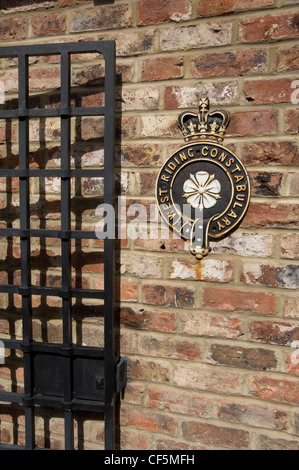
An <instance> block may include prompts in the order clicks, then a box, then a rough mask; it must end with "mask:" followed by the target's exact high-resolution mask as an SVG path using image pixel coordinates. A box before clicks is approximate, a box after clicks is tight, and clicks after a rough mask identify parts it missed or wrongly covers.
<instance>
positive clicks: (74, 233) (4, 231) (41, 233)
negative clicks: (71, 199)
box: [0, 228, 98, 240]
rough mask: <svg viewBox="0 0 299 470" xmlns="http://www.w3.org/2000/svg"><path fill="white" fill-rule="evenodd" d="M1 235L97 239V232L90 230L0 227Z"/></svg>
mask: <svg viewBox="0 0 299 470" xmlns="http://www.w3.org/2000/svg"><path fill="white" fill-rule="evenodd" d="M0 236H4V237H25V236H28V237H39V238H77V239H86V240H88V239H90V240H91V239H97V238H98V237H97V236H96V233H95V232H91V231H90V230H64V231H62V230H46V229H28V230H21V229H19V228H0Z"/></svg>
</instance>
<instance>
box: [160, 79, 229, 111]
mask: <svg viewBox="0 0 299 470" xmlns="http://www.w3.org/2000/svg"><path fill="white" fill-rule="evenodd" d="M237 94H238V89H237V83H236V82H234V81H233V82H215V83H210V84H207V85H202V84H199V85H196V86H193V87H183V86H168V87H167V88H166V90H165V95H164V108H165V109H179V108H189V107H192V106H193V105H194V103H198V101H199V99H200V97H202V96H209V99H210V101H211V104H213V105H215V104H222V103H226V104H228V103H233V102H234V101H235V99H236V97H237Z"/></svg>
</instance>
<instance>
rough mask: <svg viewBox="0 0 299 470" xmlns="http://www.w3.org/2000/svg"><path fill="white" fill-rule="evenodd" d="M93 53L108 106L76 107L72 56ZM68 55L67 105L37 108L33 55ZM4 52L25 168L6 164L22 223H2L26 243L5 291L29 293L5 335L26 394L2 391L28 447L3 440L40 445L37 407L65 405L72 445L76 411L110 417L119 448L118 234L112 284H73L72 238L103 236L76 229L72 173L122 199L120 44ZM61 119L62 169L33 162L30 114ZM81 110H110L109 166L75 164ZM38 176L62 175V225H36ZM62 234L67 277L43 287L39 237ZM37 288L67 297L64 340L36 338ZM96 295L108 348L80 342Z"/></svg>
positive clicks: (107, 280) (110, 253)
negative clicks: (12, 67) (81, 314)
mask: <svg viewBox="0 0 299 470" xmlns="http://www.w3.org/2000/svg"><path fill="white" fill-rule="evenodd" d="M86 52H97V53H100V54H102V56H103V58H104V60H105V105H104V106H101V107H80V108H79V107H71V106H70V86H71V83H70V82H71V78H70V55H71V54H78V53H86ZM43 55H60V58H61V104H60V107H59V108H50V109H48V108H45V109H30V108H29V106H28V96H29V83H28V82H29V71H28V58H29V56H43ZM0 57H2V58H3V57H4V58H9V57H17V58H18V70H19V96H18V108H17V109H13V110H11V109H9V110H6V109H4V110H0V118H1V119H10V118H18V122H19V168H18V169H13V170H9V169H7V170H5V169H0V177H18V178H19V182H20V184H19V196H20V228H1V229H0V236H1V237H12V236H13V237H19V239H20V247H21V284H20V285H15V284H1V285H0V292H2V293H10V294H13V293H16V294H20V295H21V296H22V315H23V338H22V340H20V341H19V340H14V339H5V338H3V339H1V340H2V341H3V343H4V345H5V348H9V349H11V350H16V349H18V350H21V351H22V352H23V355H24V359H23V364H24V393H16V392H0V402H9V403H18V404H20V405H23V406H24V410H25V411H24V414H25V430H26V431H25V446H19V445H13V444H11V445H8V444H2V445H0V448H3V449H4V448H5V449H6V448H9V449H14V448H17V449H27V450H34V449H36V448H37V446H36V433H35V420H34V416H35V407H36V406H37V405H40V406H49V407H54V408H58V409H62V410H63V411H64V424H65V426H64V427H65V449H66V450H70V449H73V448H74V429H73V418H72V413H73V411H75V410H83V411H89V412H90V411H92V412H97V413H102V414H103V416H104V419H105V448H106V449H114V448H115V418H116V406H115V404H116V401H117V399H118V394H119V393H120V392H121V390H122V389H123V388H124V387H125V384H126V361H125V359H120V357H119V351H118V350H117V345H116V337H115V329H116V328H115V318H114V313H113V298H114V290H113V268H114V249H113V240H112V239H109V238H106V239H105V240H104V255H103V257H104V290H97V289H80V288H74V287H72V283H71V259H70V256H71V249H70V248H71V240H72V239H95V238H97V236H96V234H95V232H94V231H84V230H72V229H71V218H70V214H71V207H70V204H71V191H70V182H71V178H75V177H103V178H104V203H106V204H110V205H113V203H114V192H113V189H114V136H115V115H114V101H115V43H114V41H99V42H81V43H69V44H45V45H30V46H29V45H28V46H27V45H26V46H10V47H2V48H0ZM57 116H60V118H61V168H60V169H30V168H29V121H30V118H36V117H44V118H46V117H57ZM73 116H76V117H80V116H103V117H104V125H105V135H104V169H99V170H94V169H71V166H70V118H71V117H73ZM31 177H59V178H61V229H60V230H48V229H32V228H30V192H29V182H30V178H31ZM32 237H39V238H45V237H49V238H58V239H60V241H61V260H62V262H61V270H62V283H61V287H60V288H56V287H38V286H33V285H32V283H31V269H30V262H31V259H30V256H31V250H30V247H31V238H32ZM33 295H41V296H58V297H60V298H61V299H62V312H63V319H62V320H63V342H62V343H61V344H56V343H55V344H53V343H45V342H36V341H33V335H32V305H31V299H32V296H33ZM73 298H91V299H102V300H103V301H104V347H103V348H98V347H86V346H79V345H76V344H73V338H72V326H71V325H72V305H71V304H72V299H73Z"/></svg>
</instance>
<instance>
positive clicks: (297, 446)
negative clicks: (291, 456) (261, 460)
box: [256, 434, 299, 451]
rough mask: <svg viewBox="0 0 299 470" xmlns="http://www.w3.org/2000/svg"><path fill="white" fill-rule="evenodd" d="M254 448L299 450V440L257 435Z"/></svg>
mask: <svg viewBox="0 0 299 470" xmlns="http://www.w3.org/2000/svg"><path fill="white" fill-rule="evenodd" d="M256 450H271V451H273V450H280V451H286V450H299V442H298V441H297V440H296V441H294V440H291V439H279V438H276V439H275V438H272V437H270V436H267V435H265V434H262V435H259V436H257V449H256Z"/></svg>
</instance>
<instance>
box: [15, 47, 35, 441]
mask: <svg viewBox="0 0 299 470" xmlns="http://www.w3.org/2000/svg"><path fill="white" fill-rule="evenodd" d="M18 66H19V107H20V108H24V109H25V108H27V103H28V93H29V89H28V80H29V78H28V57H27V55H25V53H23V54H19V56H18ZM19 167H20V170H26V169H27V168H28V167H29V122H28V118H26V117H22V118H20V119H19ZM19 191H20V228H21V230H27V229H28V228H29V227H30V214H29V207H30V196H29V191H30V188H29V180H28V178H20V189H19ZM30 264H31V263H30V238H29V237H22V238H21V287H22V289H24V290H25V291H26V293H23V294H22V314H23V344H24V345H30V343H31V341H32V318H31V317H32V306H31V295H30V293H28V291H27V289H28V288H29V287H30V286H31V268H30ZM23 292H24V291H23ZM32 392H33V382H32V370H31V355H30V353H26V352H24V396H26V397H27V398H29V397H31V396H32ZM34 435H35V432H34V409H33V407H32V406H25V442H26V448H27V449H28V450H31V449H33V447H34V445H35V442H34V437H35V436H34Z"/></svg>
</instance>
